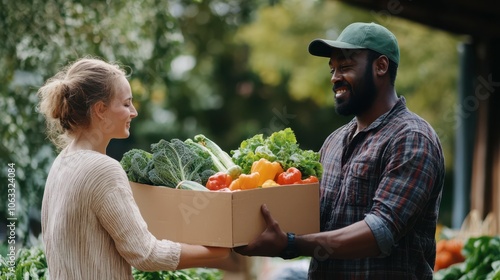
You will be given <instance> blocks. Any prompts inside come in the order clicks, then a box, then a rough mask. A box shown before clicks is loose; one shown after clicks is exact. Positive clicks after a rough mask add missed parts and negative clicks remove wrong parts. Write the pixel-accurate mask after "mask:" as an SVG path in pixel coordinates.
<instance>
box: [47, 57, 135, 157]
mask: <svg viewBox="0 0 500 280" xmlns="http://www.w3.org/2000/svg"><path fill="white" fill-rule="evenodd" d="M124 76H125V71H124V70H123V69H122V68H121V67H120V66H119V65H117V64H113V63H108V62H105V61H103V60H100V59H97V58H82V59H79V60H77V61H75V62H73V63H72V64H69V65H68V66H66V67H64V68H63V69H62V70H61V71H60V72H58V73H57V74H56V75H54V76H53V77H52V78H50V79H48V80H47V81H46V83H45V84H44V85H43V86H42V87H41V88H40V89H39V90H38V96H39V98H40V103H39V105H38V110H39V112H40V113H42V114H43V115H44V116H45V120H46V123H47V136H48V138H49V139H50V140H51V141H52V142H53V143H54V145H56V147H57V148H59V149H62V148H64V147H65V146H66V145H67V144H68V143H69V140H70V135H71V134H72V133H74V132H76V131H77V130H79V129H82V128H83V129H84V128H88V127H89V126H90V122H91V115H92V114H91V113H92V106H93V105H94V104H96V103H97V102H99V101H102V102H104V103H105V104H108V103H109V102H110V101H111V99H112V98H113V96H114V91H115V87H116V86H115V83H116V81H117V80H118V78H119V77H124Z"/></svg>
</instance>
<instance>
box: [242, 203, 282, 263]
mask: <svg viewBox="0 0 500 280" xmlns="http://www.w3.org/2000/svg"><path fill="white" fill-rule="evenodd" d="M261 211H262V216H263V217H264V220H265V221H266V229H265V230H264V231H263V232H262V233H261V234H260V235H259V236H258V237H257V238H255V239H254V240H253V241H252V242H250V243H249V244H248V245H246V246H241V247H236V248H234V251H235V252H236V253H238V254H242V255H245V256H265V257H277V256H279V255H280V254H281V253H282V252H283V250H285V248H286V246H287V242H288V239H287V237H286V233H285V232H283V231H282V230H281V228H280V226H279V224H278V222H277V221H276V220H274V219H273V217H271V213H270V212H269V210H268V209H267V206H266V205H265V204H264V205H262V206H261Z"/></svg>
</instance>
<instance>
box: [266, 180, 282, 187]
mask: <svg viewBox="0 0 500 280" xmlns="http://www.w3.org/2000/svg"><path fill="white" fill-rule="evenodd" d="M279 185H280V184H278V183H276V182H275V181H274V180H272V179H269V180H266V181H265V182H264V183H262V187H263V188H270V187H276V186H279Z"/></svg>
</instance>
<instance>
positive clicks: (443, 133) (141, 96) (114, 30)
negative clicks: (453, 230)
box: [0, 0, 460, 253]
mask: <svg viewBox="0 0 500 280" xmlns="http://www.w3.org/2000/svg"><path fill="white" fill-rule="evenodd" d="M0 7H1V8H0V36H1V37H0V42H1V43H0V69H2V71H0V89H1V93H0V94H1V96H0V132H1V145H0V154H1V157H0V166H7V164H8V163H15V166H16V176H17V177H16V180H17V190H18V191H17V193H16V194H17V196H18V199H17V200H18V204H17V205H18V206H17V211H18V213H17V216H18V218H19V221H20V222H19V227H18V234H17V238H18V239H19V242H18V244H23V245H26V246H28V245H29V244H30V242H31V240H33V239H34V238H36V237H38V234H39V232H40V225H39V219H40V217H39V216H40V206H41V198H42V195H43V187H44V181H45V177H46V175H47V172H48V169H49V167H50V164H51V162H52V160H53V159H54V157H55V155H56V150H55V148H54V146H53V145H52V144H51V143H50V142H49V141H48V140H47V139H46V136H45V134H44V128H45V127H44V122H43V119H42V117H41V116H40V115H39V114H38V113H37V111H36V104H37V97H36V91H37V89H38V88H39V87H40V86H41V85H42V84H43V82H44V81H45V80H46V79H47V78H48V77H50V76H52V75H54V74H55V73H56V71H57V70H58V69H59V68H60V67H62V66H64V65H66V64H67V63H69V62H71V61H74V60H75V59H77V58H80V57H84V56H97V57H101V58H103V59H105V60H109V61H118V62H120V63H121V64H123V65H125V66H127V70H128V72H129V81H130V83H131V86H132V91H133V95H134V103H135V105H136V107H137V109H138V111H139V117H138V118H136V119H135V120H134V121H133V122H132V128H131V137H130V138H129V139H126V140H119V141H113V142H112V143H111V145H110V146H109V149H108V154H109V155H110V156H112V157H114V158H116V159H118V160H119V159H120V158H121V156H122V154H123V153H124V152H125V151H127V150H129V149H131V148H142V149H146V150H149V145H150V144H152V143H155V142H157V141H158V140H159V139H162V138H163V139H172V138H179V139H185V138H188V137H192V136H193V135H195V134H198V133H203V134H205V135H207V136H208V137H210V138H211V139H213V140H215V142H217V143H218V144H219V145H220V146H221V147H222V148H223V149H224V150H226V151H228V152H229V151H231V150H233V149H236V148H237V147H238V145H239V143H240V142H241V141H242V140H244V139H247V138H249V137H251V136H253V135H255V134H258V133H263V134H266V135H268V134H270V133H271V132H274V131H277V130H280V129H283V128H285V127H290V128H292V129H293V130H294V131H295V133H296V136H297V139H298V142H299V144H300V146H301V147H302V148H304V149H313V150H319V148H320V147H321V144H322V142H323V140H324V139H325V138H326V136H327V135H328V134H329V133H330V132H332V131H333V130H335V129H336V128H338V127H340V126H341V125H342V124H344V123H346V122H348V121H349V119H350V118H345V117H339V116H338V115H337V114H336V113H335V111H334V109H333V106H334V103H333V95H332V92H331V85H330V81H329V79H330V73H329V68H328V66H327V60H326V59H324V58H318V57H313V56H311V55H309V53H308V52H307V46H308V44H309V42H310V41H311V40H313V39H314V38H318V37H321V38H330V39H335V38H336V37H337V36H338V34H339V33H340V31H341V30H342V29H343V28H344V27H345V26H347V25H348V24H349V23H351V22H354V21H364V22H377V23H380V24H382V25H385V26H386V27H388V28H389V29H390V30H392V31H393V32H394V34H395V35H396V37H397V38H398V41H399V44H400V48H401V62H400V65H399V71H398V76H397V79H396V90H397V92H398V94H399V95H403V96H405V98H406V99H407V104H408V107H409V108H410V109H411V110H413V111H414V112H416V113H417V114H419V115H421V116H422V117H423V118H425V119H426V120H427V121H428V122H429V123H430V124H431V125H432V126H433V127H434V128H435V129H436V131H437V132H438V134H439V136H440V138H441V140H442V144H443V147H444V151H445V157H446V170H447V178H446V186H445V191H444V195H443V203H442V209H441V212H440V223H442V224H444V225H450V219H451V214H450V211H451V197H452V195H451V190H452V188H451V184H452V183H453V182H452V178H453V176H452V174H453V156H454V153H453V147H454V133H455V132H454V131H455V130H454V128H455V125H456V120H455V117H454V116H455V115H454V114H455V103H456V95H457V94H456V93H457V75H458V48H459V42H460V38H459V37H458V36H457V35H454V34H449V33H446V32H443V31H438V30H434V29H431V28H428V27H426V26H423V25H419V24H417V23H414V22H410V21H407V20H403V19H401V18H398V17H397V15H392V14H391V13H389V12H387V11H373V10H372V11H370V10H360V9H356V8H353V7H352V6H348V5H346V4H342V3H340V2H337V1H303V0H288V1H275V0H274V1H273V0H224V1H208V0H206V1H203V0H200V1H189V0H127V1H92V0H84V1H72V0H67V1H60V0H33V1H27V0H16V1H2V4H1V6H0ZM443 66H445V67H443ZM6 178H7V177H6V173H5V172H1V173H0V182H6V181H7V179H6ZM4 185H5V184H3V183H2V189H3V188H4V187H3V186H4ZM5 202H6V199H4V198H2V199H0V213H1V214H0V215H1V216H2V217H4V216H6V213H5V211H6V208H7V207H6V205H5ZM3 222H4V220H2V223H3ZM4 230H5V226H4V225H1V226H0V237H2V238H1V240H4V238H3V237H4V236H5V232H4ZM30 236H31V237H30ZM2 246H5V245H2ZM2 246H0V247H2ZM1 252H2V251H0V253H1Z"/></svg>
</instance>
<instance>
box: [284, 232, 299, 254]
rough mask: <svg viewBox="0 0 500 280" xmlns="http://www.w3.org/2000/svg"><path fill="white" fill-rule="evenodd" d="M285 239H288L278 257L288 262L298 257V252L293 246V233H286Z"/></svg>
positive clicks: (295, 246)
mask: <svg viewBox="0 0 500 280" xmlns="http://www.w3.org/2000/svg"><path fill="white" fill-rule="evenodd" d="M286 237H287V239H288V241H287V245H286V248H285V250H283V252H282V253H281V255H280V257H281V258H283V259H285V260H288V259H293V258H296V257H298V256H299V252H298V251H297V245H296V244H295V233H293V232H287V233H286Z"/></svg>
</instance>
